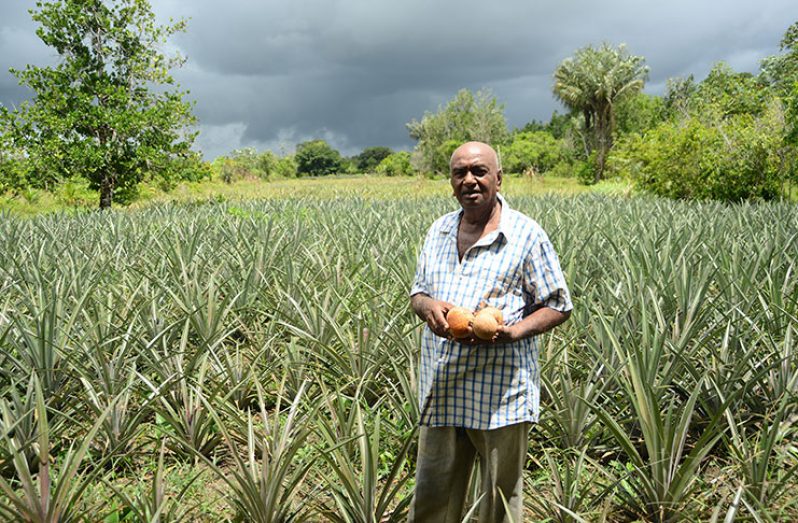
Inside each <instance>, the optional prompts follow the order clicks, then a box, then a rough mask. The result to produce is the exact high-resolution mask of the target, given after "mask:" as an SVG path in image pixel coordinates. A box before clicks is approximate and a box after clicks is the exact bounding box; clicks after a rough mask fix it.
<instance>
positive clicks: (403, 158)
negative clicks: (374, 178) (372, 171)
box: [376, 151, 413, 176]
mask: <svg viewBox="0 0 798 523" xmlns="http://www.w3.org/2000/svg"><path fill="white" fill-rule="evenodd" d="M376 171H377V174H382V175H384V176H410V175H411V174H413V166H412V165H410V153H409V152H407V151H399V152H395V153H393V154H391V155H390V156H386V157H385V158H383V159H382V161H381V162H380V164H379V165H378V166H377V168H376Z"/></svg>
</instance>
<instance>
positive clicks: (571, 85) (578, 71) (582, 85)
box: [554, 43, 648, 181]
mask: <svg viewBox="0 0 798 523" xmlns="http://www.w3.org/2000/svg"><path fill="white" fill-rule="evenodd" d="M644 62H645V58H643V57H642V56H633V55H630V54H629V52H628V51H627V49H626V46H625V45H623V44H622V45H620V46H618V47H612V46H611V45H609V44H606V43H605V44H602V45H601V46H600V47H598V48H594V47H593V46H587V47H583V48H581V49H579V50H577V51H576V53H575V54H574V56H573V57H571V58H566V59H565V60H563V61H562V63H560V65H559V66H557V69H556V70H555V71H554V95H555V96H556V97H557V98H558V99H559V100H560V101H562V103H563V104H565V106H566V107H568V108H569V109H570V110H571V111H574V112H577V113H581V114H582V115H583V116H584V125H585V131H586V133H587V134H588V135H589V136H590V137H591V138H592V142H591V144H590V145H591V146H592V147H593V148H595V150H596V153H597V155H596V170H595V181H599V180H600V179H601V176H602V174H603V172H604V162H605V160H606V156H607V153H608V152H609V150H610V149H611V148H612V132H613V128H614V108H615V105H616V104H618V103H620V102H621V101H623V100H625V99H626V98H628V97H630V96H633V95H635V94H637V93H638V92H640V90H641V89H642V88H643V86H644V85H645V81H646V78H647V77H648V67H646V66H645V65H644Z"/></svg>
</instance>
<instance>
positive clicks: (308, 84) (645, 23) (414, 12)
mask: <svg viewBox="0 0 798 523" xmlns="http://www.w3.org/2000/svg"><path fill="white" fill-rule="evenodd" d="M150 1H151V3H152V7H153V10H154V11H155V13H156V15H157V16H158V18H159V19H160V20H162V21H166V20H168V19H169V18H170V17H173V18H181V17H184V18H188V19H189V25H188V30H187V32H186V33H184V34H181V35H177V36H175V37H174V39H173V41H172V44H173V45H174V46H175V47H176V48H177V49H179V50H180V52H181V53H183V54H184V55H185V56H186V57H187V58H188V62H187V63H186V65H185V66H184V67H183V68H182V69H180V70H177V71H175V73H174V76H175V77H176V79H177V80H178V82H179V83H180V85H181V86H182V87H183V88H184V89H188V90H190V92H191V93H190V95H189V98H190V99H192V100H194V101H196V109H195V113H196V115H197V116H198V118H199V121H200V136H199V138H198V141H197V147H198V148H199V149H201V150H202V151H203V153H204V154H205V156H206V158H208V159H212V158H214V157H216V156H218V155H221V154H225V153H227V152H229V151H231V150H233V149H236V148H239V147H256V148H258V149H266V148H269V149H272V150H274V151H275V152H280V151H281V150H285V151H291V150H292V149H293V146H294V145H295V144H296V143H298V142H301V141H304V140H307V139H311V138H324V139H326V140H327V141H329V142H330V143H331V144H333V145H334V146H335V147H337V148H339V149H340V150H341V151H342V153H344V154H347V155H351V154H357V153H358V152H359V151H360V150H362V149H363V148H364V147H367V146H372V145H387V146H390V147H392V148H394V149H409V148H412V146H413V142H412V140H411V139H410V138H409V136H408V134H407V130H406V127H405V124H406V123H407V122H408V121H410V120H411V119H413V118H416V119H420V118H421V117H422V116H423V114H424V112H425V111H435V110H437V109H438V107H439V106H440V105H441V104H444V103H445V102H446V101H447V100H449V99H450V98H452V97H453V96H454V94H455V93H456V92H457V91H458V90H459V89H462V88H468V89H472V90H476V89H479V88H482V87H487V88H490V89H491V90H492V92H493V94H494V95H496V97H497V98H498V99H499V101H500V102H502V103H503V104H504V105H505V114H506V116H507V121H508V123H509V125H510V126H511V127H521V126H523V125H524V124H525V123H526V122H528V121H530V120H532V119H538V120H548V118H549V117H550V116H551V113H552V111H553V110H555V109H559V110H562V108H561V107H560V105H559V104H558V102H557V101H556V100H555V99H554V98H553V96H552V94H551V86H552V73H553V71H554V69H555V67H556V66H557V64H558V63H559V62H560V61H562V60H563V59H564V58H566V57H568V56H571V55H572V54H573V52H574V51H575V50H576V49H578V48H579V47H583V46H585V45H588V44H600V43H601V42H604V41H606V42H610V43H612V44H619V43H622V42H624V43H626V44H627V45H628V48H629V50H630V52H631V53H632V54H636V55H643V56H645V57H646V63H647V65H648V66H649V67H650V69H651V73H650V78H649V82H648V84H647V86H646V89H645V91H646V92H649V93H653V94H662V93H663V92H664V89H665V82H666V80H667V79H668V78H670V77H674V76H686V75H688V74H691V73H692V74H694V75H695V76H696V78H697V79H699V80H700V79H702V78H704V76H705V75H706V73H707V72H708V71H709V69H710V68H711V67H712V65H713V64H714V63H716V62H718V61H725V62H727V63H728V64H729V65H731V66H732V67H733V68H734V69H736V70H738V71H750V72H756V71H757V70H758V68H759V62H760V60H761V59H762V58H764V57H765V56H767V55H770V54H775V53H777V52H778V43H779V40H780V39H781V37H782V35H783V34H784V31H785V30H786V29H787V27H788V26H789V25H790V24H791V23H793V22H795V21H796V20H798V2H797V1H796V0H757V1H753V0H712V1H705V0H670V1H668V2H664V1H661V0H658V1H650V0H603V1H597V0H508V1H502V0H494V1H492V2H487V1H483V2H474V1H471V0H459V1H452V0H444V1H440V0H439V1H437V2H433V1H429V0H427V1H424V0H403V1H399V2H397V1H390V2H388V1H383V0H282V1H277V0H265V1H256V0H225V1H224V2H219V1H210V0H192V1H189V0H150ZM34 5H35V2H34V1H33V0H0V103H2V104H5V105H13V104H16V103H19V102H20V101H21V100H23V99H25V98H26V97H28V96H30V94H29V93H28V92H27V91H26V90H25V89H23V88H21V87H19V86H18V84H17V81H16V78H14V77H13V76H11V74H9V73H8V72H7V71H8V68H9V67H17V68H21V67H24V66H25V64H27V63H32V64H37V65H45V64H48V63H53V62H54V61H55V60H56V59H57V56H56V55H55V53H54V51H52V50H50V49H48V48H47V47H46V46H44V44H42V43H41V42H40V41H39V40H38V38H37V37H36V35H35V33H34V31H35V28H36V27H35V25H34V23H33V22H32V21H31V20H30V15H29V14H28V12H27V10H28V9H30V8H32V7H34Z"/></svg>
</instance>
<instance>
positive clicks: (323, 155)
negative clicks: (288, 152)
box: [294, 140, 343, 176]
mask: <svg viewBox="0 0 798 523" xmlns="http://www.w3.org/2000/svg"><path fill="white" fill-rule="evenodd" d="M294 159H295V160H296V172H297V175H299V176H305V175H307V176H325V175H328V174H335V173H337V172H339V171H340V170H341V167H342V165H343V164H342V160H341V154H340V153H339V152H338V151H336V150H335V149H333V148H332V147H330V145H329V144H328V143H327V142H325V141H324V140H310V141H307V142H302V143H300V144H299V145H297V146H296V156H295V157H294Z"/></svg>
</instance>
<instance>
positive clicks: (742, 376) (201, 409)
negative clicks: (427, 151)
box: [0, 178, 798, 522]
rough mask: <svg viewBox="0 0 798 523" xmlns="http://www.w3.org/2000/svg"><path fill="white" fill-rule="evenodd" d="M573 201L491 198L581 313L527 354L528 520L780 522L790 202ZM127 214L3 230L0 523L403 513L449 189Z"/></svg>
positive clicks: (384, 187)
mask: <svg viewBox="0 0 798 523" xmlns="http://www.w3.org/2000/svg"><path fill="white" fill-rule="evenodd" d="M365 180H368V181H369V183H364V181H365ZM330 183H332V184H334V186H335V187H336V188H337V190H339V192H338V193H337V194H330V193H329V192H328V189H329V187H330V185H325V184H330ZM535 184H539V185H535ZM596 190H599V191H604V192H610V193H621V194H623V193H624V189H623V187H617V186H611V185H603V186H599V187H598V189H596V188H592V189H591V191H596ZM224 191H227V192H224ZM260 191H263V192H260ZM579 192H583V189H582V188H580V187H579V186H575V185H573V183H572V181H571V180H557V181H555V180H543V181H542V182H539V181H531V180H525V179H509V180H508V183H507V186H506V190H505V193H506V194H507V197H508V200H509V201H510V203H511V205H513V207H515V208H517V209H519V210H521V211H523V212H525V213H527V214H529V215H530V216H532V217H534V218H535V219H537V220H538V221H539V222H540V223H541V224H542V225H543V227H544V228H545V229H546V230H547V232H548V233H549V235H550V237H551V238H552V241H553V242H554V244H555V246H556V248H557V250H558V253H559V254H560V258H561V262H562V265H563V268H564V270H565V272H566V276H567V279H568V282H569V286H570V288H571V291H572V294H573V298H574V303H575V311H574V314H573V316H572V318H571V320H570V321H569V322H568V323H567V324H565V325H564V326H562V327H561V328H558V329H556V330H555V332H554V333H552V334H550V335H547V336H546V337H545V339H544V340H543V344H542V346H543V347H544V350H543V354H542V362H543V364H542V365H543V366H542V369H541V376H542V397H543V414H542V419H541V421H540V423H539V424H538V425H536V426H535V428H534V429H533V432H532V434H531V437H530V448H529V454H528V465H527V468H528V471H527V478H526V479H527V482H528V485H527V489H526V492H527V494H528V495H527V498H526V512H527V516H528V520H531V521H562V522H565V521H601V520H605V521H618V522H632V521H658V522H665V521H736V520H737V521H752V520H756V521H795V520H796V519H798V496H796V492H798V479H796V476H795V473H796V471H798V449H797V448H796V445H795V441H796V436H798V431H796V421H798V418H797V417H796V416H797V415H798V360H797V359H796V349H798V347H796V341H795V340H796V329H797V328H798V278H796V276H795V274H796V268H798V267H797V266H798V245H796V241H798V207H796V206H795V205H790V204H782V203H770V204H757V205H751V204H745V205H736V206H726V205H721V204H713V203H685V202H671V201H664V200H659V199H652V198H643V197H637V198H626V197H618V196H612V195H607V194H577V193H579ZM219 195H221V196H219ZM422 195H423V196H425V197H424V198H419V197H418V196H422ZM532 195H537V196H532ZM426 196H429V197H426ZM253 197H258V198H261V199H257V200H252V199H251V198H253ZM164 199H166V200H168V201H163V200H164ZM139 205H140V206H141V207H142V208H140V209H136V210H128V211H123V212H110V213H101V214H100V213H77V214H75V215H74V216H68V215H64V214H45V215H41V216H36V217H33V218H25V219H20V218H17V217H14V216H10V215H6V216H4V217H3V219H2V220H0V520H2V521H23V520H30V521H55V520H57V519H56V518H55V516H53V517H51V518H50V519H47V518H44V517H40V516H38V515H37V514H40V513H41V511H50V512H51V513H55V512H58V514H59V518H60V519H58V520H60V521H103V520H104V521H151V520H153V519H152V518H153V517H154V515H155V514H156V513H158V511H160V514H161V521H164V520H169V521H176V520H179V519H180V518H181V517H183V518H184V519H186V520H192V521H214V522H218V521H228V520H235V521H257V522H278V521H289V520H294V521H348V522H376V521H402V520H404V518H405V517H406V507H407V503H408V502H409V500H410V496H411V494H412V488H413V481H412V477H413V472H414V460H415V452H416V449H415V441H416V439H415V438H416V435H415V423H416V421H417V419H418V405H417V397H416V394H417V391H416V373H417V361H418V348H419V335H420V326H419V322H418V320H417V319H416V318H415V317H414V316H413V314H412V313H411V311H410V310H409V307H408V299H407V289H408V285H409V282H410V280H411V278H412V274H413V270H414V266H415V257H416V253H417V250H418V248H419V244H420V242H421V240H422V238H423V234H424V232H425V231H426V228H427V227H428V226H429V224H430V223H431V222H432V221H433V220H434V219H435V218H436V217H437V216H439V215H440V214H442V213H444V212H447V211H449V210H453V209H455V208H456V202H455V200H454V199H453V198H451V197H450V196H448V187H447V185H446V183H445V181H426V180H416V179H412V180H410V179H380V178H370V179H362V178H357V179H355V178H341V179H335V180H298V181H290V182H289V181H286V182H273V183H269V184H265V183H260V184H247V183H240V184H235V185H232V186H224V185H218V184H217V185H216V186H214V185H213V184H200V185H198V186H184V187H183V188H179V189H177V190H175V191H173V192H172V193H170V194H169V195H156V196H154V197H152V198H150V199H149V202H148V203H146V204H139ZM25 514H27V516H24V515H25ZM167 516H168V517H167ZM26 517H27V518H28V519H25V518H26Z"/></svg>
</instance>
